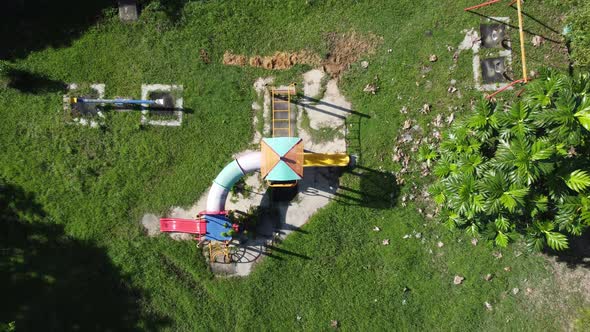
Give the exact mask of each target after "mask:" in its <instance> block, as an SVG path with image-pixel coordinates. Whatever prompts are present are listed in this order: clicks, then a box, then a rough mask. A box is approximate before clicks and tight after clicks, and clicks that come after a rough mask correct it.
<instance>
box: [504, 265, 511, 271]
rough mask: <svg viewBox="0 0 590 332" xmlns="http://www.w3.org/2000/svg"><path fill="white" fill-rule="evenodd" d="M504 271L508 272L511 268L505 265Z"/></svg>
mask: <svg viewBox="0 0 590 332" xmlns="http://www.w3.org/2000/svg"><path fill="white" fill-rule="evenodd" d="M504 271H506V272H510V271H512V268H511V267H510V266H506V267H504Z"/></svg>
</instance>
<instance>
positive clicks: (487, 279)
mask: <svg viewBox="0 0 590 332" xmlns="http://www.w3.org/2000/svg"><path fill="white" fill-rule="evenodd" d="M492 278H494V276H493V275H492V274H490V273H488V274H486V275H485V276H484V277H483V280H485V281H490V280H492Z"/></svg>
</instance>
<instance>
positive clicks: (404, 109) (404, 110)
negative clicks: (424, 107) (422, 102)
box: [399, 106, 408, 114]
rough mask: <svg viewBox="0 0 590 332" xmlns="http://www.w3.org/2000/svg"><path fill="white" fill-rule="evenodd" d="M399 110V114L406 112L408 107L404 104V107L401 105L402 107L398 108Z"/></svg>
mask: <svg viewBox="0 0 590 332" xmlns="http://www.w3.org/2000/svg"><path fill="white" fill-rule="evenodd" d="M399 112H400V113H401V114H408V107H407V106H404V107H402V109H401V110H399Z"/></svg>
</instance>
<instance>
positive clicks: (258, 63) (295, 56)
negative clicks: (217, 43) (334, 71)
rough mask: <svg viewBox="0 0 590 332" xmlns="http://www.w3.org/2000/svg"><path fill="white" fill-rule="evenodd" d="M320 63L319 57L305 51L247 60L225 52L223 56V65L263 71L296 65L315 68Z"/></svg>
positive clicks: (255, 57) (244, 57)
mask: <svg viewBox="0 0 590 332" xmlns="http://www.w3.org/2000/svg"><path fill="white" fill-rule="evenodd" d="M320 63H321V58H320V57H319V55H317V54H314V53H311V52H309V51H306V50H301V51H299V52H275V54H274V55H271V56H260V55H255V56H252V57H250V58H247V57H246V56H245V55H240V54H233V53H231V52H229V51H226V52H225V54H224V55H223V64H224V65H230V66H245V65H246V64H248V65H250V67H262V68H264V69H276V70H283V69H289V68H291V67H293V66H294V65H296V64H306V65H311V66H317V65H319V64H320Z"/></svg>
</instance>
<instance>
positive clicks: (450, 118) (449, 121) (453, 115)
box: [447, 113, 455, 125]
mask: <svg viewBox="0 0 590 332" xmlns="http://www.w3.org/2000/svg"><path fill="white" fill-rule="evenodd" d="M454 120H455V113H451V115H449V116H447V124H449V125H450V124H451V123H453V121H454Z"/></svg>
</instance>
